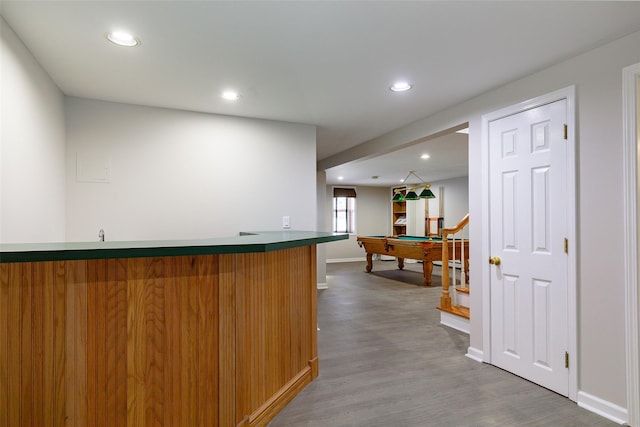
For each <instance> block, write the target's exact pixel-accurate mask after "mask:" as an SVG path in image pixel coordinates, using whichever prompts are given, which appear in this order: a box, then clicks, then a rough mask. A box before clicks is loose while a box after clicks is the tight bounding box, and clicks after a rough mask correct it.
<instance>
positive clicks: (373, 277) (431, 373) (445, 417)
mask: <svg viewBox="0 0 640 427" xmlns="http://www.w3.org/2000/svg"><path fill="white" fill-rule="evenodd" d="M364 269H365V263H364V262H352V263H343V264H329V265H328V266H327V275H328V277H327V282H328V285H329V289H326V290H321V291H319V296H318V322H319V327H320V331H319V332H318V346H319V359H320V375H319V377H318V378H317V379H316V380H315V381H313V382H312V383H311V384H310V385H308V386H307V387H306V389H304V390H303V391H302V393H300V394H299V395H298V396H297V397H296V398H295V399H294V400H293V401H291V402H290V403H289V405H288V406H287V407H286V408H284V409H283V411H282V412H281V413H280V414H278V416H276V418H274V419H273V420H272V421H271V423H270V424H269V426H271V427H278V426H331V427H337V426H367V427H370V426H447V427H454V426H460V427H462V426H576V427H577V426H580V427H583V426H584V427H586V426H614V425H617V424H615V423H612V422H610V421H608V420H606V419H605V418H602V417H600V416H599V415H596V414H593V413H591V412H588V411H587V410H585V409H582V408H580V407H578V405H577V404H576V403H574V402H572V401H570V400H568V399H567V398H565V397H562V396H560V395H558V394H556V393H554V392H551V391H549V390H547V389H544V388H542V387H539V386H537V385H535V384H532V383H530V382H528V381H526V380H523V379H521V378H519V377H517V376H515V375H512V374H510V373H508V372H505V371H502V370H500V369H498V368H495V367H493V366H490V365H487V364H484V363H478V362H475V361H473V360H471V359H469V358H467V357H465V353H466V350H467V347H468V345H469V337H468V336H467V335H465V334H463V333H460V332H458V331H455V330H453V329H450V328H447V327H445V326H441V325H440V324H439V321H440V314H439V312H438V310H436V309H435V307H436V305H438V302H439V297H440V291H441V288H440V287H439V286H436V287H433V288H425V287H423V286H421V284H422V275H421V270H422V266H421V265H420V264H407V265H406V266H405V270H406V271H405V272H399V271H397V270H396V264H395V262H393V261H375V262H374V266H373V273H371V274H367V273H365V272H364ZM434 272H437V270H436V271H434ZM394 279H401V280H403V281H398V280H394ZM434 283H435V284H439V283H440V282H439V277H438V276H435V275H434Z"/></svg>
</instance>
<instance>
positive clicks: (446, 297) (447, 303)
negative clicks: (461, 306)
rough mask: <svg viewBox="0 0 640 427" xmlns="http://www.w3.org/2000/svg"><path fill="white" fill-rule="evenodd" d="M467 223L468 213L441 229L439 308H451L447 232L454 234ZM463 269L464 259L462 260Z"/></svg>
mask: <svg viewBox="0 0 640 427" xmlns="http://www.w3.org/2000/svg"><path fill="white" fill-rule="evenodd" d="M467 224H469V214H467V215H465V217H464V218H462V220H461V221H460V222H459V223H458V225H456V226H455V227H453V228H443V229H442V243H443V244H442V295H441V296H440V306H439V307H438V308H439V309H445V310H451V294H450V293H449V244H448V239H449V234H456V233H457V232H458V231H460V230H462V229H463V228H464V227H465V226H466V225H467ZM462 263H463V269H464V260H462Z"/></svg>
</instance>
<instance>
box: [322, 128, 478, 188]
mask: <svg viewBox="0 0 640 427" xmlns="http://www.w3.org/2000/svg"><path fill="white" fill-rule="evenodd" d="M468 139H469V138H468V135H466V134H462V133H455V132H453V133H450V134H448V135H444V136H441V137H438V138H434V139H431V140H430V141H427V142H423V143H420V144H417V145H412V146H410V147H407V148H403V149H401V150H397V151H394V152H392V153H389V154H385V155H381V156H378V157H374V158H371V159H364V160H358V161H355V162H351V163H347V164H344V165H340V166H336V167H333V168H330V169H327V171H326V172H327V184H331V185H335V184H338V185H368V186H377V187H392V186H396V185H400V184H401V180H402V179H404V178H406V177H407V175H408V173H409V171H410V170H413V171H415V173H416V175H418V176H419V177H420V178H422V179H423V180H424V181H425V182H434V181H442V180H444V179H449V178H456V177H460V176H466V175H468V170H469V149H468V147H469V144H468ZM423 154H428V155H429V158H428V159H422V158H421V156H422V155H423ZM373 176H377V177H378V178H373ZM339 177H342V178H343V179H342V180H341V179H340V178H339ZM417 182H418V180H417V179H416V178H415V177H412V178H411V179H409V180H408V181H407V183H408V184H413V183H417Z"/></svg>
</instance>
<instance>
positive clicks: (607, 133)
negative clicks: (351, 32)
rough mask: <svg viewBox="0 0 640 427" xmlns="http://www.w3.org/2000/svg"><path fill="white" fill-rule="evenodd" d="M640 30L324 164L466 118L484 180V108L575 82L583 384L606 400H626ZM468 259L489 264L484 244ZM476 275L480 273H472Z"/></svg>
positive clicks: (476, 199)
mask: <svg viewBox="0 0 640 427" xmlns="http://www.w3.org/2000/svg"><path fill="white" fill-rule="evenodd" d="M638 46H640V32H636V33H633V34H630V35H628V36H626V37H623V38H621V39H619V40H616V41H614V42H612V43H609V44H607V45H604V46H601V47H599V48H597V49H594V50H592V51H589V52H586V53H584V54H582V55H579V56H577V57H575V58H572V59H568V60H566V61H564V62H562V63H559V64H557V65H555V66H552V67H549V68H547V69H544V70H542V71H540V72H538V73H535V74H533V75H531V76H529V77H526V78H523V79H521V80H518V81H515V82H513V83H510V84H507V85H505V86H502V87H500V88H497V89H495V90H493V91H490V92H487V93H485V94H483V95H481V96H479V97H477V98H474V99H471V100H469V101H467V102H464V103H461V104H458V105H456V106H454V107H452V108H450V109H448V110H444V111H441V112H439V113H437V114H434V115H432V116H429V117H426V118H424V119H423V120H419V121H417V122H414V123H412V124H410V125H408V126H406V127H404V128H401V129H398V130H396V131H393V132H390V133H388V134H386V135H383V136H381V137H379V138H376V139H374V140H371V141H368V142H366V143H363V144H361V145H359V146H357V147H354V148H352V149H349V150H346V151H344V152H342V153H339V154H338V155H335V156H332V157H330V158H327V159H323V160H322V161H321V162H319V163H318V168H319V169H326V168H329V167H332V166H336V165H338V164H342V163H346V162H349V161H353V160H355V159H358V158H362V157H364V156H372V155H376V154H380V153H382V152H388V151H389V150H393V149H397V148H400V147H403V146H406V145H408V144H410V143H411V142H413V141H417V140H420V139H422V138H424V137H425V136H428V135H433V134H436V133H438V132H441V131H444V130H446V129H449V128H452V127H454V126H457V125H460V124H462V123H465V122H469V124H470V135H469V182H472V183H480V182H481V177H482V171H481V169H480V165H481V159H482V156H483V155H484V154H483V153H482V152H481V150H480V120H481V116H482V114H486V113H489V112H491V111H494V110H497V109H500V108H503V107H506V106H508V105H513V104H516V103H519V102H522V101H524V100H527V99H531V98H534V97H536V96H539V95H543V94H546V93H549V92H552V91H555V90H558V89H561V88H564V87H567V86H570V85H576V91H577V105H576V111H577V121H576V123H577V146H578V153H577V162H578V165H577V168H576V170H577V173H578V176H577V182H578V189H577V190H578V201H577V203H578V218H577V219H576V220H577V224H578V236H577V239H578V241H577V242H576V246H577V248H576V249H577V251H578V255H577V257H578V277H577V280H578V301H577V306H578V307H577V308H578V337H577V340H578V355H577V360H578V364H579V367H578V388H579V391H582V392H584V393H587V394H590V395H592V396H595V397H596V398H598V399H602V400H603V401H604V402H605V404H606V405H608V404H611V405H618V406H620V407H622V408H625V407H626V396H625V394H626V392H625V383H626V378H625V377H626V372H625V371H626V369H625V352H624V348H625V337H624V277H623V265H622V264H623V261H622V256H623V247H622V244H620V243H619V242H621V241H622V237H623V236H622V233H623V228H622V227H623V217H622V214H621V212H622V207H623V204H622V196H623V194H622V189H623V182H622V164H623V158H622V153H623V151H622V69H623V68H624V67H626V66H629V65H632V64H635V63H637V62H639V61H640V49H639V48H638ZM482 197H483V195H482V194H481V192H480V191H472V192H470V194H469V212H470V215H471V221H470V224H469V226H470V231H469V232H470V239H471V241H472V242H474V241H475V242H481V241H482V231H483V230H482V224H483V218H482ZM470 249H471V251H470V256H471V259H470V264H471V266H470V268H471V270H472V271H478V272H480V271H483V269H484V268H485V265H484V264H485V263H484V262H483V257H482V253H481V248H480V245H472V247H471V248H470ZM474 277H475V278H476V279H475V280H476V282H474V281H473V280H474ZM480 277H481V275H480V274H472V276H471V280H472V283H471V288H472V293H471V311H472V313H474V314H473V316H472V318H471V346H472V347H473V348H474V349H476V350H478V351H482V349H483V346H484V345H485V343H483V339H482V327H483V325H482V310H483V307H482V295H481V293H480V292H474V291H473V289H474V288H475V289H480V288H481V283H478V282H477V280H479V278H480Z"/></svg>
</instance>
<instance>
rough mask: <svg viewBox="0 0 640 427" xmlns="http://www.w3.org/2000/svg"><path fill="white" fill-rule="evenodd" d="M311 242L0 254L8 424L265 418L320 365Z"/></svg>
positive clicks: (2, 419)
mask: <svg viewBox="0 0 640 427" xmlns="http://www.w3.org/2000/svg"><path fill="white" fill-rule="evenodd" d="M316 304H317V303H316V289H315V246H313V245H312V246H304V247H295V248H290V249H283V250H278V251H272V252H266V253H245V254H221V255H197V256H176V257H156V258H128V259H122V258H119V259H101V260H77V261H46V262H24V263H4V264H0V343H1V344H2V345H0V425H10V426H26V425H43V426H77V427H80V426H82V427H84V426H118V427H120V426H125V425H128V426H135V427H138V426H213V425H218V426H249V425H251V426H254V425H255V426H258V425H266V424H267V423H268V422H269V420H270V419H271V418H272V417H273V416H274V415H275V414H276V413H277V412H278V411H279V410H280V409H281V408H282V407H284V405H286V403H287V402H288V401H290V400H291V399H292V398H293V397H294V396H295V394H296V393H298V392H299V391H300V390H301V389H302V388H303V387H304V386H305V385H306V384H308V383H309V382H310V381H311V380H312V378H313V376H314V375H317V344H316V341H315V340H316V337H317V335H316V324H317V316H316V313H315V309H316Z"/></svg>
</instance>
